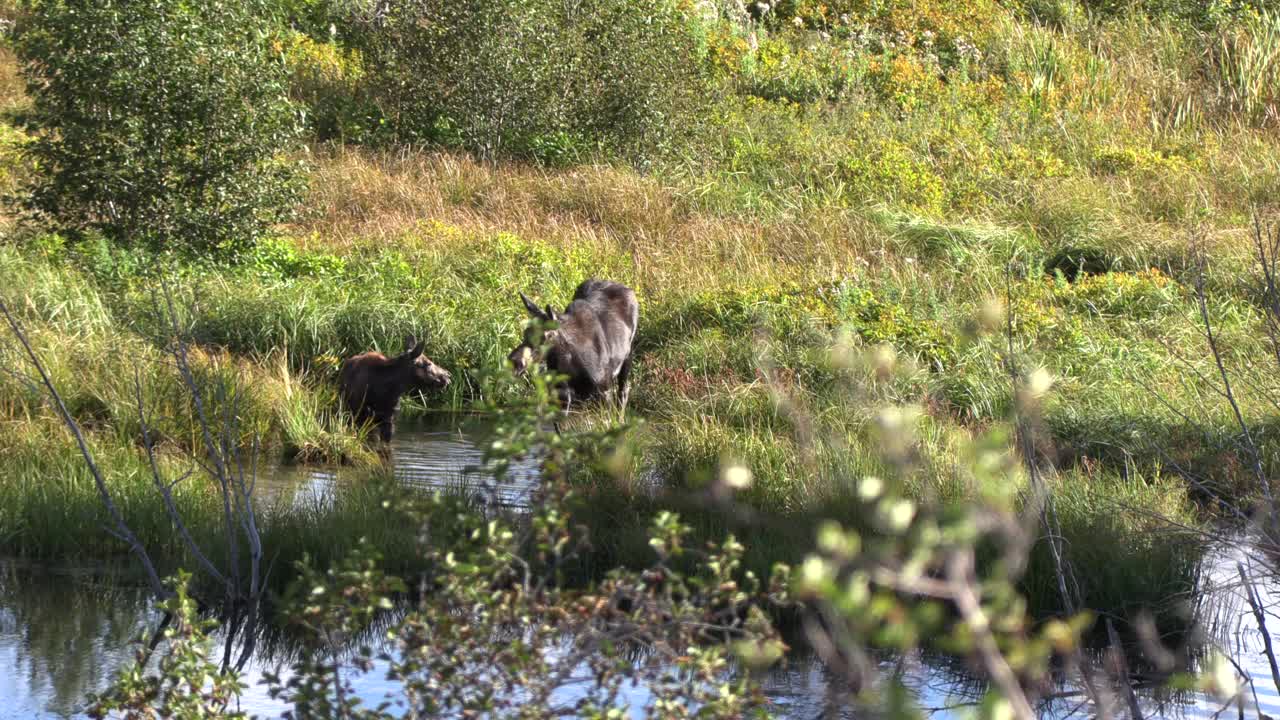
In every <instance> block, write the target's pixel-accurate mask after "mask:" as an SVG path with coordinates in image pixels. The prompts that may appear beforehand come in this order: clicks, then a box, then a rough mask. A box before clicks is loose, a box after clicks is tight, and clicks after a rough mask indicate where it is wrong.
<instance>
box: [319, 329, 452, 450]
mask: <svg viewBox="0 0 1280 720" xmlns="http://www.w3.org/2000/svg"><path fill="white" fill-rule="evenodd" d="M404 344H405V351H404V352H403V353H401V354H399V355H397V356H395V357H394V358H389V357H387V356H386V355H383V354H382V353H380V352H367V353H361V354H359V355H356V356H354V357H350V358H347V360H346V361H345V362H343V363H342V371H341V373H340V375H339V384H340V386H341V395H342V404H343V406H344V407H345V408H346V410H347V412H349V413H351V414H352V415H353V416H354V417H355V420H356V423H357V424H360V425H363V424H364V423H367V422H370V421H372V422H373V423H374V424H376V425H377V426H378V435H379V436H380V437H381V438H382V440H383V442H390V441H391V434H392V433H393V432H394V430H395V416H396V410H397V409H399V407H400V397H401V396H402V395H404V394H405V393H406V392H408V391H410V390H426V389H428V388H436V389H439V388H444V387H448V385H449V382H450V381H451V380H452V379H453V378H452V376H451V375H450V374H449V371H448V370H445V369H444V368H442V367H440V366H439V365H436V364H435V363H433V362H431V359H430V358H428V357H427V356H426V355H423V354H422V350H423V343H421V342H417V341H415V340H414V338H413V336H412V335H410V336H409V337H408V338H406V339H405V343H404Z"/></svg>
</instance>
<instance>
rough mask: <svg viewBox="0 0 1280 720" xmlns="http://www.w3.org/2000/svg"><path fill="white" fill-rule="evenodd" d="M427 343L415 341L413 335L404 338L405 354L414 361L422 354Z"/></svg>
mask: <svg viewBox="0 0 1280 720" xmlns="http://www.w3.org/2000/svg"><path fill="white" fill-rule="evenodd" d="M425 345H426V342H425V341H422V340H416V339H414V336H413V335H405V336H404V353H405V354H406V355H408V356H409V359H410V360H412V359H414V358H416V357H418V356H419V355H421V354H422V350H423V347H424V346H425Z"/></svg>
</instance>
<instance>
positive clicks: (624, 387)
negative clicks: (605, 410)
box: [618, 355, 631, 420]
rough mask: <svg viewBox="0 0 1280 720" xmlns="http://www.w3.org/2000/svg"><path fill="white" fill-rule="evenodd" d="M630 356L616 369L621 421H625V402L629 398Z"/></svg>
mask: <svg viewBox="0 0 1280 720" xmlns="http://www.w3.org/2000/svg"><path fill="white" fill-rule="evenodd" d="M630 380H631V356H630V355H628V356H627V359H626V360H623V361H622V367H621V368H619V369H618V403H619V404H620V405H622V419H623V420H626V419H627V400H628V399H630V397H631V385H630Z"/></svg>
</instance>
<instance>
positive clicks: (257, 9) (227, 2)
mask: <svg viewBox="0 0 1280 720" xmlns="http://www.w3.org/2000/svg"><path fill="white" fill-rule="evenodd" d="M31 9H32V12H31V13H30V15H29V16H28V17H27V18H26V20H25V22H24V23H23V27H21V28H20V30H19V33H18V42H17V47H18V52H19V56H20V57H21V59H22V61H23V63H24V69H25V71H26V77H27V82H28V86H29V89H30V91H31V94H32V95H33V97H34V99H35V108H34V111H35V117H36V121H37V124H38V125H39V126H40V128H41V131H40V133H39V134H38V135H37V136H36V138H35V139H34V140H33V141H32V143H31V145H30V149H29V152H30V154H31V156H32V157H33V158H34V159H35V161H36V162H37V163H38V167H39V168H40V170H41V172H40V174H39V175H38V176H37V177H36V178H35V179H34V181H33V183H32V187H31V195H30V197H29V200H28V205H29V208H30V209H31V210H33V211H35V212H36V214H37V215H38V216H40V217H42V218H43V219H44V220H45V221H47V222H49V223H51V224H55V225H58V226H60V227H62V228H65V229H67V230H73V231H84V230H90V229H93V230H98V231H100V232H102V233H103V234H104V235H105V236H107V237H108V238H110V239H111V240H113V241H115V242H118V243H123V244H130V245H146V246H150V247H154V248H162V249H170V248H178V249H189V250H196V251H219V252H223V253H234V252H235V251H238V250H240V249H243V248H244V247H247V246H249V245H251V244H252V243H253V241H254V240H256V239H257V238H258V237H259V236H260V235H261V234H262V233H263V232H264V230H265V229H266V228H267V227H268V226H269V225H270V224H272V223H274V222H277V221H278V220H280V219H281V217H282V216H283V214H284V211H285V209H286V208H289V207H290V206H291V205H292V203H293V202H294V199H295V197H296V189H297V188H296V182H295V177H296V175H295V172H294V168H293V167H292V162H291V161H290V160H289V159H287V158H286V157H284V156H283V155H282V153H285V152H287V151H288V149H289V147H290V146H291V143H292V142H293V140H294V139H295V138H296V135H297V118H296V115H295V112H294V107H293V105H292V104H291V103H290V102H289V101H288V99H287V98H286V94H285V91H286V86H285V76H284V68H283V67H282V64H281V63H280V62H279V59H278V57H275V56H273V53H272V50H271V48H270V45H269V43H268V38H267V30H266V29H265V28H264V27H263V25H262V23H261V21H260V19H259V16H260V14H261V12H262V11H263V8H262V7H261V6H260V4H259V3H258V2H257V0H211V1H210V2H201V3H172V2H167V0H126V1H124V2H115V3H102V2H94V1H92V0H47V1H45V0H33V2H32V3H31ZM178 28H180V29H181V32H176V29H178Z"/></svg>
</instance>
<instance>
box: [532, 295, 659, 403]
mask: <svg viewBox="0 0 1280 720" xmlns="http://www.w3.org/2000/svg"><path fill="white" fill-rule="evenodd" d="M520 299H521V300H523V301H524V306H525V308H526V309H528V311H529V315H530V316H531V317H533V319H534V320H537V321H538V322H537V323H535V324H533V325H531V326H530V327H529V328H527V329H526V330H525V333H524V338H523V341H522V342H521V343H520V345H519V346H518V347H516V349H515V350H512V351H511V354H510V355H509V356H508V359H509V360H510V361H511V364H512V366H513V367H514V368H515V371H516V372H517V373H524V372H525V371H526V370H527V369H528V367H529V366H530V365H532V364H538V363H540V364H542V365H543V366H545V367H546V368H547V369H548V370H550V371H552V372H555V373H558V374H560V375H566V376H568V380H566V381H565V382H564V383H563V384H561V385H560V387H558V388H557V393H558V395H559V398H560V404H561V405H562V406H563V407H564V408H565V409H566V410H567V409H569V407H570V406H571V405H572V404H573V403H574V402H580V401H583V400H588V399H590V398H592V397H595V396H596V395H598V394H599V393H602V392H604V391H607V390H608V389H609V388H610V387H615V388H616V389H617V393H618V401H619V403H620V404H621V406H622V412H623V413H625V412H626V411H627V397H628V396H629V395H630V387H629V386H628V384H627V383H628V380H629V379H630V377H631V346H632V343H633V342H634V341H635V337H636V326H637V325H638V324H639V322H640V305H639V304H638V303H637V302H636V294H635V293H634V292H633V291H632V290H631V288H629V287H627V286H626V285H623V284H621V283H616V282H613V281H610V280H596V279H591V280H586V281H584V282H583V283H582V284H581V285H579V286H578V289H577V290H575V291H574V292H573V302H571V303H569V307H567V308H565V310H564V312H556V311H555V309H554V308H552V307H551V306H550V305H547V306H546V308H545V309H540V308H539V307H538V306H537V304H535V303H534V302H533V301H532V300H530V299H529V298H528V296H526V295H525V294H524V293H520ZM543 323H555V324H556V327H555V328H554V329H551V330H546V331H545V332H542V328H541V325H542V324H543ZM544 347H545V348H546V351H545V352H546V354H545V355H544V356H542V357H539V352H540V351H541V350H540V349H541V348H544Z"/></svg>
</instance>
